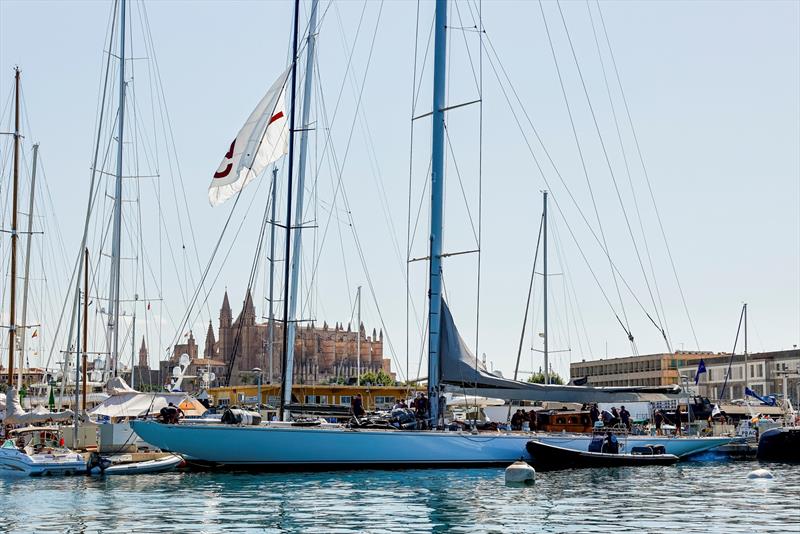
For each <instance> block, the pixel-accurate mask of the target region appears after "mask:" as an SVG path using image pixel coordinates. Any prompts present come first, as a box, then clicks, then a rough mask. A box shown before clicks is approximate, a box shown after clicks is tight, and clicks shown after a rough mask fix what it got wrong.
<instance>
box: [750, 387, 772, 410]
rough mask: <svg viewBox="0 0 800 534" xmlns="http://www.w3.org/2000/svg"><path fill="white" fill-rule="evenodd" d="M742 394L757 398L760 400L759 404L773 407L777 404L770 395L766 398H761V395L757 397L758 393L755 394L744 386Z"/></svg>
mask: <svg viewBox="0 0 800 534" xmlns="http://www.w3.org/2000/svg"><path fill="white" fill-rule="evenodd" d="M744 394H745V395H749V396H751V397H755V398H757V399H758V400H760V401H761V402H763V403H764V404H766V405H767V406H775V405H776V404H777V402H776V401H775V397H773V396H772V395H768V396H766V397H762V396H761V395H759V394H758V393H756V392H755V391H753V390H752V389H750V388H749V387H747V386H745V388H744Z"/></svg>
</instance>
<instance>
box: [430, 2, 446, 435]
mask: <svg viewBox="0 0 800 534" xmlns="http://www.w3.org/2000/svg"><path fill="white" fill-rule="evenodd" d="M434 25H435V26H436V29H435V37H434V52H433V113H432V119H433V124H432V138H431V233H430V247H431V248H430V272H429V274H428V276H429V278H430V281H429V287H430V292H429V299H430V302H429V305H428V325H429V335H428V399H429V404H430V419H431V423H432V425H433V426H435V425H436V424H437V422H438V420H439V376H440V367H441V365H440V362H439V329H440V325H441V311H442V230H443V221H442V214H443V208H444V105H445V101H444V99H445V83H446V78H445V75H446V72H445V71H446V65H447V33H446V31H445V30H446V26H447V0H436V19H435V21H434Z"/></svg>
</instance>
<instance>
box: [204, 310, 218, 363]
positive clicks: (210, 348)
mask: <svg viewBox="0 0 800 534" xmlns="http://www.w3.org/2000/svg"><path fill="white" fill-rule="evenodd" d="M216 342H217V340H216V339H215V338H214V327H213V326H212V325H211V319H209V320H208V331H207V332H206V346H205V348H204V349H203V358H214V356H215V355H214V345H215V344H216Z"/></svg>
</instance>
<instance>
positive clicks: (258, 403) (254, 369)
mask: <svg viewBox="0 0 800 534" xmlns="http://www.w3.org/2000/svg"><path fill="white" fill-rule="evenodd" d="M251 372H253V373H256V377H257V380H258V402H257V403H256V404H257V408H256V409H257V410H258V411H261V369H260V368H259V367H253V369H251Z"/></svg>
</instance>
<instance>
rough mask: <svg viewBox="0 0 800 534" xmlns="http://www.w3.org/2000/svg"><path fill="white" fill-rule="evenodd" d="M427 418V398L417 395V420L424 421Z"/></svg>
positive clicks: (423, 395) (421, 394)
mask: <svg viewBox="0 0 800 534" xmlns="http://www.w3.org/2000/svg"><path fill="white" fill-rule="evenodd" d="M427 417H428V398H427V397H426V396H425V394H424V393H420V394H419V399H417V418H418V419H426V418H427Z"/></svg>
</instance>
